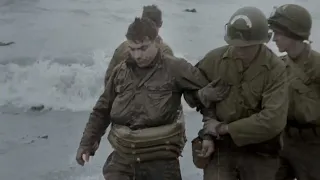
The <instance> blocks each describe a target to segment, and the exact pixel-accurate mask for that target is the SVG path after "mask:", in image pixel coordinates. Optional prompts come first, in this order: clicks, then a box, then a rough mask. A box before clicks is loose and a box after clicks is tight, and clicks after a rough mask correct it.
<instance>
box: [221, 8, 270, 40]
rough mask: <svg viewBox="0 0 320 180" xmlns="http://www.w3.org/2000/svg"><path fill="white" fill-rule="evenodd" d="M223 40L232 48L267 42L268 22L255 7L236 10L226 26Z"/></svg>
mask: <svg viewBox="0 0 320 180" xmlns="http://www.w3.org/2000/svg"><path fill="white" fill-rule="evenodd" d="M225 30H226V34H225V36H224V40H225V41H226V42H227V43H228V44H229V45H233V46H251V45H257V44H263V43H265V42H268V41H269V37H268V30H269V27H268V21H267V18H266V16H265V15H264V14H263V12H262V11H261V10H260V9H258V8H256V7H243V8H240V9H238V10H237V11H236V12H235V13H234V14H233V15H232V16H231V18H230V20H229V22H228V23H227V24H226V29H225Z"/></svg>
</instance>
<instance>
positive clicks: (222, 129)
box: [216, 123, 229, 135]
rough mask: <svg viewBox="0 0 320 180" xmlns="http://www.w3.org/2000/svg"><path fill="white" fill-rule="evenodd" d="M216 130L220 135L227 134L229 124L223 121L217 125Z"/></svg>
mask: <svg viewBox="0 0 320 180" xmlns="http://www.w3.org/2000/svg"><path fill="white" fill-rule="evenodd" d="M216 132H217V133H218V134H219V135H226V134H228V133H229V129H228V124H224V123H221V124H219V125H218V126H217V127H216Z"/></svg>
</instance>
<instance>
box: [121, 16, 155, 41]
mask: <svg viewBox="0 0 320 180" xmlns="http://www.w3.org/2000/svg"><path fill="white" fill-rule="evenodd" d="M157 36H158V31H157V27H156V25H155V23H154V22H153V21H151V20H150V19H149V18H138V17H136V18H135V19H134V22H133V23H131V24H130V25H129V28H128V31H127V34H126V37H127V39H128V40H131V41H135V42H137V41H138V42H142V41H144V40H145V38H146V37H148V38H149V40H151V41H153V40H155V39H156V37H157Z"/></svg>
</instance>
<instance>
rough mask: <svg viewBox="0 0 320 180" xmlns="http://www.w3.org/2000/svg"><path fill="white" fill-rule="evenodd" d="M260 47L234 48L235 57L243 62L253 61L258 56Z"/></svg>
mask: <svg viewBox="0 0 320 180" xmlns="http://www.w3.org/2000/svg"><path fill="white" fill-rule="evenodd" d="M259 47H260V46H259V45H253V46H245V47H236V46H234V47H233V55H234V56H235V57H236V58H238V59H241V60H251V59H253V58H254V56H255V55H256V54H257V52H258V50H259Z"/></svg>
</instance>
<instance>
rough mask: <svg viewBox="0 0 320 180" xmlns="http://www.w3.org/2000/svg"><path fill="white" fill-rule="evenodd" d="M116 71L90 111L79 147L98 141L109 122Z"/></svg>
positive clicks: (89, 146) (114, 95)
mask: <svg viewBox="0 0 320 180" xmlns="http://www.w3.org/2000/svg"><path fill="white" fill-rule="evenodd" d="M116 73H117V69H115V70H114V71H113V72H112V74H111V76H110V80H109V81H108V83H107V86H106V88H105V89H104V92H103V93H102V95H101V96H100V97H99V99H98V101H97V103H96V104H95V106H94V108H93V111H92V112H91V113H90V116H89V120H88V122H87V124H86V127H85V129H84V132H83V136H82V139H81V142H80V146H81V147H88V148H91V147H92V145H93V144H94V143H95V142H100V139H101V137H102V136H103V135H104V134H105V131H106V129H107V128H108V126H109V124H110V111H111V108H112V104H113V101H114V99H115V97H116V92H115V87H114V78H115V76H116Z"/></svg>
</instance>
